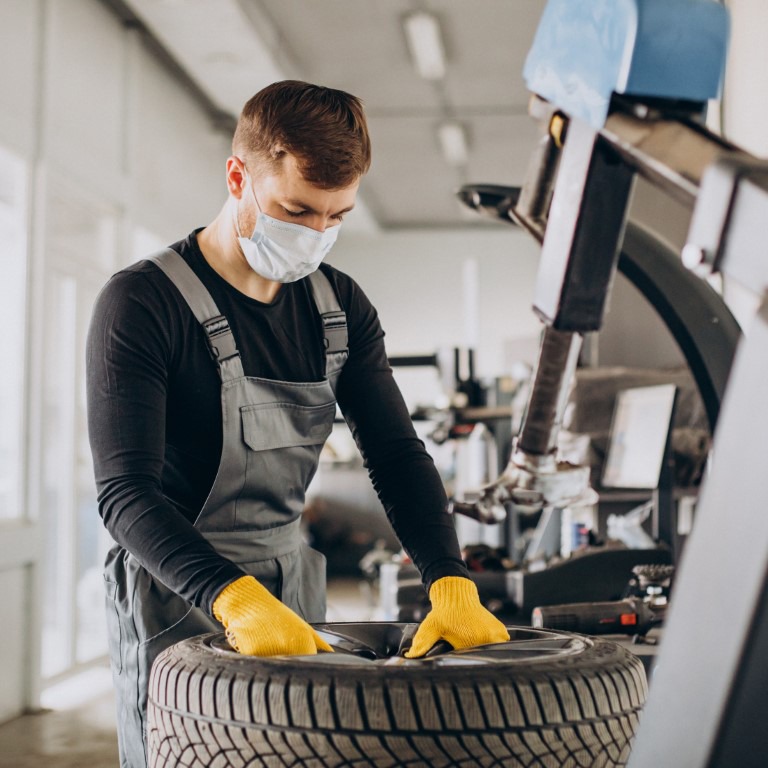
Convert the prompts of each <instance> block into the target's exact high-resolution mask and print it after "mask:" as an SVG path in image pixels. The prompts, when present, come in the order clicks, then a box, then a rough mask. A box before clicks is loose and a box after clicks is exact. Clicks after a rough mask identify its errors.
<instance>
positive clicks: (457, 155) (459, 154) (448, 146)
mask: <svg viewBox="0 0 768 768" xmlns="http://www.w3.org/2000/svg"><path fill="white" fill-rule="evenodd" d="M437 139H438V141H439V142H440V149H441V151H442V153H443V157H444V158H445V161H446V162H447V163H448V164H449V165H455V166H462V165H466V164H467V159H468V157H469V152H468V150H467V133H466V131H465V130H464V126H463V125H462V124H461V123H457V122H453V121H452V122H447V123H441V124H440V125H439V126H438V128H437Z"/></svg>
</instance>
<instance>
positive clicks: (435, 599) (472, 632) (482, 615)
mask: <svg viewBox="0 0 768 768" xmlns="http://www.w3.org/2000/svg"><path fill="white" fill-rule="evenodd" d="M429 599H430V602H431V603H432V610H431V611H430V612H429V614H428V615H427V618H426V619H424V621H423V622H422V623H421V626H420V627H419V629H418V631H417V632H416V635H415V636H414V638H413V645H411V648H410V650H409V651H408V652H407V653H406V654H405V655H406V658H409V659H415V658H418V657H419V656H423V655H424V654H425V653H426V652H427V651H428V650H429V649H430V648H431V647H432V646H433V645H434V644H435V643H436V642H438V641H439V640H447V641H448V642H449V643H450V644H451V645H452V646H453V647H454V648H469V647H471V646H473V645H484V644H485V643H503V642H506V641H507V640H509V632H507V628H506V627H505V626H504V625H503V624H502V623H501V622H500V621H499V620H498V619H497V618H496V617H495V616H494V615H493V614H492V613H491V612H490V611H487V610H486V609H485V608H483V606H482V604H481V603H480V598H479V597H478V595H477V587H476V586H475V582H474V581H472V580H471V579H465V578H464V577H463V576H444V577H443V578H442V579H438V580H437V581H436V582H435V583H434V584H433V585H432V587H431V588H430V590H429Z"/></svg>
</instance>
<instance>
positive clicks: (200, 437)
mask: <svg viewBox="0 0 768 768" xmlns="http://www.w3.org/2000/svg"><path fill="white" fill-rule="evenodd" d="M172 248H173V249H174V250H176V251H177V252H178V253H180V254H181V256H182V257H183V258H184V259H185V261H186V262H187V263H188V264H189V265H190V266H191V267H192V269H193V270H194V272H195V274H196V275H197V276H198V277H199V278H200V279H201V280H202V282H203V284H204V285H205V286H206V288H207V289H208V290H209V292H210V293H211V295H212V296H213V299H214V301H215V302H216V304H217V305H218V307H219V310H220V311H221V312H222V314H223V315H224V316H225V317H226V318H227V319H228V321H229V324H230V326H231V328H232V331H233V334H234V337H235V340H236V343H237V346H238V349H239V351H240V356H241V359H242V363H243V369H244V371H245V375H247V376H256V377H262V378H268V379H278V380H282V381H319V380H321V379H322V378H323V376H324V369H325V357H324V354H323V344H322V330H321V326H320V322H319V318H318V315H317V312H316V309H315V305H314V300H313V298H312V295H311V289H310V287H309V283H308V281H307V280H301V281H299V282H296V283H288V284H286V285H284V286H282V288H281V289H280V292H279V293H278V295H277V297H276V299H275V301H273V302H272V303H271V304H264V303H262V302H259V301H256V300H255V299H252V298H250V297H248V296H246V295H244V294H242V293H240V292H239V291H238V290H237V289H236V288H234V287H233V286H232V285H230V284H229V283H227V282H226V281H225V280H224V279H223V278H222V277H221V276H220V275H219V274H218V273H217V272H215V270H213V268H212V267H211V266H210V265H209V264H208V262H207V261H206V260H205V258H204V257H203V255H202V252H201V251H200V248H199V246H198V244H197V238H196V232H193V233H192V234H190V235H189V236H188V237H187V238H186V239H185V240H182V241H180V242H178V243H176V244H174V245H173V246H172ZM321 269H322V270H323V272H324V273H325V274H326V275H327V276H328V278H329V279H330V281H331V283H332V284H333V286H334V288H335V290H336V293H337V295H338V297H339V301H340V303H341V306H342V308H343V309H344V311H345V312H346V314H347V324H348V328H349V358H348V360H347V362H346V364H345V365H344V368H343V371H342V373H341V375H340V377H339V381H338V386H337V392H336V394H337V399H338V402H339V406H340V407H341V410H342V413H343V414H344V417H345V418H346V420H347V423H348V424H349V426H350V428H351V430H352V434H353V435H354V437H355V440H356V442H357V444H358V447H359V448H360V450H361V453H362V455H363V458H364V461H365V465H366V467H367V468H368V471H369V474H370V476H371V479H372V481H373V484H374V487H375V488H376V491H377V493H378V495H379V498H380V499H381V501H382V504H383V506H384V509H385V510H386V512H387V515H388V517H389V519H390V521H391V523H392V525H393V527H394V529H395V532H396V533H397V535H398V538H399V539H400V541H401V542H402V544H403V546H404V548H405V550H406V551H407V552H408V553H409V555H410V556H411V557H412V559H413V561H414V563H415V565H416V566H417V567H418V568H419V570H420V571H421V573H422V577H423V579H424V581H425V583H426V584H427V586H428V585H429V584H431V583H432V581H434V580H435V579H436V578H439V577H441V576H446V575H467V572H466V570H465V567H464V564H463V563H462V561H461V556H460V552H459V549H458V544H457V541H456V536H455V533H454V529H453V523H452V520H451V517H450V515H448V514H447V513H446V497H445V492H444V490H443V486H442V483H441V481H440V478H439V475H438V473H437V471H436V469H435V467H434V463H433V461H432V459H431V458H430V456H429V455H428V454H427V452H426V450H425V448H424V445H423V444H422V443H421V441H420V440H419V439H418V438H417V436H416V434H415V432H414V429H413V425H412V423H411V420H410V417H409V415H408V412H407V409H406V407H405V404H404V402H403V399H402V396H401V394H400V391H399V390H398V388H397V385H396V384H395V381H394V379H393V377H392V371H391V369H390V367H389V365H388V363H387V358H386V353H385V348H384V333H383V331H382V329H381V325H380V323H379V320H378V316H377V314H376V311H375V309H374V308H373V306H372V305H371V303H370V301H369V300H368V298H367V297H366V296H365V294H364V293H363V292H362V290H361V289H360V288H359V286H358V285H357V284H356V283H355V282H354V281H353V280H352V279H351V278H350V277H348V276H347V275H345V274H343V273H342V272H339V271H338V270H336V269H334V268H333V267H331V266H329V265H325V264H324V265H322V266H321ZM87 396H88V427H89V434H90V441H91V450H92V453H93V459H94V470H95V475H96V484H97V488H98V493H99V497H98V498H99V513H100V515H101V517H102V519H103V521H104V524H105V526H106V527H107V529H108V531H109V533H110V534H111V536H112V538H113V539H114V540H115V541H116V542H117V543H118V544H119V545H120V546H122V547H124V548H125V549H126V550H128V551H129V552H131V553H132V554H133V555H134V556H135V557H136V558H137V559H138V560H139V562H140V563H141V564H142V565H143V566H144V567H146V568H147V569H148V570H149V571H150V573H152V574H153V575H154V576H156V577H157V578H158V579H160V581H162V582H163V583H164V584H166V585H167V586H168V587H170V588H171V589H173V590H174V591H176V592H177V593H179V594H180V595H181V596H182V597H184V598H185V599H187V600H188V601H190V602H191V603H192V604H194V605H196V606H198V607H202V608H203V609H204V610H207V611H208V612H209V613H210V612H211V605H212V603H213V601H214V600H215V598H216V597H217V596H218V594H219V592H220V591H221V590H222V589H223V588H224V587H225V586H226V585H227V584H228V583H230V582H232V581H234V580H235V579H237V578H239V577H240V576H242V575H243V572H242V571H241V570H240V568H239V567H238V566H236V565H235V564H234V563H232V562H230V561H229V560H226V559H225V558H222V557H221V556H220V555H218V554H217V553H216V552H215V550H214V549H213V548H212V547H211V546H210V545H209V544H208V542H207V541H206V539H205V538H204V537H203V536H202V535H201V534H200V533H199V532H198V531H197V530H196V529H195V528H194V521H195V518H196V517H197V515H198V513H199V511H200V510H201V509H202V507H203V504H204V502H205V499H206V497H207V496H208V492H209V490H210V488H211V486H212V484H213V481H214V478H215V476H216V471H217V469H218V465H219V459H220V453H221V441H222V432H221V430H222V424H221V399H220V379H219V376H218V371H217V368H216V366H215V364H214V363H213V361H212V359H211V357H210V354H209V352H208V347H207V344H206V340H205V335H204V332H203V329H202V328H201V326H200V325H199V323H198V322H197V320H196V319H195V317H194V315H193V314H192V312H191V310H190V309H189V307H188V305H187V304H186V302H185V301H184V299H183V298H182V297H181V295H180V294H179V293H178V291H177V290H176V289H175V287H174V286H173V285H172V284H171V282H170V280H169V279H168V278H167V277H166V276H165V275H164V274H163V273H161V272H160V270H159V269H158V267H156V266H155V265H154V264H153V263H152V262H149V261H142V262H139V263H137V264H135V265H133V266H131V267H129V268H127V269H125V270H123V271H121V272H118V273H117V274H116V275H114V276H113V277H112V278H111V279H110V281H109V282H108V283H107V284H106V286H105V287H104V288H103V289H102V291H101V293H100V294H99V297H98V299H97V301H96V305H95V307H94V311H93V316H92V320H91V327H90V331H89V334H88V343H87Z"/></svg>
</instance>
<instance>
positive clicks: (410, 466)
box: [88, 81, 508, 768]
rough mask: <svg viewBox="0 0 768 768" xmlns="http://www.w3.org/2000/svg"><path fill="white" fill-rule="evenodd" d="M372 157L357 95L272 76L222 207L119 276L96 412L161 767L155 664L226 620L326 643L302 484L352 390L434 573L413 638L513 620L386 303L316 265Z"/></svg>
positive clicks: (128, 674) (118, 595)
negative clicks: (485, 579)
mask: <svg viewBox="0 0 768 768" xmlns="http://www.w3.org/2000/svg"><path fill="white" fill-rule="evenodd" d="M369 165H370V142H369V138H368V132H367V127H366V122H365V117H364V114H363V110H362V105H361V103H360V101H359V100H358V99H356V98H355V97H353V96H351V95H349V94H346V93H344V92H342V91H336V90H332V89H328V88H322V87H318V86H315V85H309V84H307V83H301V82H296V81H286V82H281V83H275V84H273V85H271V86H269V87H267V88H265V89H264V90H262V91H260V92H259V93H257V94H256V95H255V96H254V97H253V98H252V99H251V100H250V101H249V102H248V103H247V104H246V105H245V107H244V109H243V112H242V115H241V116H240V119H239V122H238V125H237V129H236V131H235V136H234V140H233V154H232V156H231V157H230V158H229V159H228V160H227V164H226V183H227V189H228V192H229V196H228V199H227V201H226V203H225V204H224V207H223V208H222V210H221V212H220V213H219V215H218V216H217V217H216V219H215V220H214V221H213V222H212V223H211V224H210V225H209V226H208V227H205V228H204V229H201V230H198V231H195V232H193V233H191V234H190V235H189V236H188V237H186V238H185V239H184V240H181V241H179V242H178V243H176V244H174V245H173V246H171V248H170V249H166V250H165V251H163V252H161V253H159V254H156V255H155V256H153V257H152V258H151V259H148V260H146V261H142V262H139V263H138V264H136V265H134V266H132V267H129V268H128V269H125V270H123V271H122V272H120V273H118V274H117V275H115V276H114V277H113V278H112V279H111V280H110V281H109V283H107V285H106V286H105V287H104V289H103V290H102V292H101V294H100V296H99V299H98V300H97V302H96V306H95V309H94V314H93V319H92V323H91V329H90V333H89V338H88V418H89V431H90V438H91V446H92V450H93V456H94V464H95V473H96V482H97V485H98V489H99V511H100V514H101V516H102V518H103V521H104V524H105V525H106V527H107V529H108V530H109V532H110V534H111V535H112V537H113V538H114V540H115V542H116V545H115V546H114V547H113V549H112V550H111V552H110V554H109V556H108V558H107V563H106V570H105V579H106V583H107V593H108V620H109V632H110V654H111V660H112V668H113V673H114V679H115V687H116V692H117V699H118V722H119V742H120V755H121V757H120V759H121V765H122V766H130V767H131V768H136V767H137V766H144V765H145V760H146V758H145V746H144V725H145V724H144V716H145V711H146V698H147V682H148V677H149V671H150V667H151V664H152V661H153V660H154V659H155V658H156V656H157V655H158V654H159V653H160V652H161V651H162V650H164V649H165V648H167V647H169V646H170V645H171V644H173V643H175V642H178V641H179V640H181V639H184V638H186V637H190V636H193V635H196V634H199V633H202V632H209V631H217V630H218V631H220V630H221V628H222V626H223V627H224V628H225V630H226V633H227V637H228V638H229V641H230V643H231V644H232V646H233V647H234V648H236V649H237V650H239V651H240V652H242V653H246V654H256V655H276V654H312V653H317V651H318V650H321V651H330V650H331V649H330V648H329V647H328V646H327V645H326V644H325V643H324V642H323V641H322V639H321V638H320V637H319V636H318V634H317V633H316V632H315V631H314V630H313V628H312V627H311V626H310V624H309V623H308V622H319V621H323V620H324V615H325V563H324V560H323V558H322V556H321V555H320V554H319V553H317V552H314V551H313V550H311V549H309V548H308V547H307V546H306V545H305V544H303V542H302V540H301V536H300V533H299V529H298V525H299V521H300V516H301V512H302V509H303V505H304V493H305V490H306V488H307V486H308V485H309V482H310V480H311V478H312V476H313V474H314V472H315V470H316V468H317V461H318V456H319V453H320V449H321V447H322V444H323V443H324V442H325V439H326V438H327V436H328V434H329V433H330V431H331V427H332V424H333V420H334V415H335V412H336V403H337V402H338V404H339V406H340V407H341V410H342V412H343V414H344V416H345V418H346V420H347V422H348V423H349V425H350V427H351V429H352V432H353V434H354V436H355V439H356V440H357V443H358V445H359V447H360V449H361V451H362V454H363V456H364V458H365V461H366V466H367V467H368V470H369V472H370V475H371V478H372V480H373V483H374V485H375V487H376V489H377V491H378V494H379V496H380V498H381V500H382V503H383V505H384V508H385V509H386V511H387V514H388V516H389V519H390V520H391V522H392V524H393V526H394V529H395V531H396V533H397V535H398V537H399V539H400V541H401V542H402V544H403V546H404V548H405V549H406V551H407V552H408V553H409V554H410V555H411V557H412V558H413V561H414V563H415V564H416V566H417V567H418V568H419V570H420V572H421V574H422V577H423V580H424V583H425V585H426V586H427V588H428V589H429V595H430V599H431V602H432V610H431V612H430V614H429V615H428V616H427V618H426V619H425V621H424V622H423V624H422V626H421V627H420V629H419V632H418V633H417V635H416V637H415V639H414V644H413V647H412V650H411V654H412V655H413V656H420V655H423V654H424V653H426V652H427V651H428V650H429V648H430V647H431V646H432V645H433V644H434V643H435V642H437V641H438V640H439V639H441V638H445V639H447V640H448V641H449V642H451V643H452V644H453V645H454V646H460V647H463V646H468V645H475V644H479V643H486V642H495V641H502V640H506V639H508V635H507V632H506V630H505V628H504V626H503V625H502V624H501V623H500V622H499V621H498V620H496V619H495V618H494V617H493V616H491V614H490V613H488V612H487V611H486V610H485V609H484V608H483V607H482V606H481V604H480V602H479V600H478V597H477V590H476V589H475V587H474V584H473V583H472V581H471V580H469V578H468V573H467V571H466V568H465V566H464V564H463V562H462V560H461V557H460V553H459V548H458V544H457V540H456V536H455V533H454V529H453V524H452V520H451V517H450V516H449V515H448V514H447V513H446V498H445V494H444V491H443V488H442V484H441V482H440V479H439V476H438V474H437V472H436V470H435V468H434V465H433V463H432V461H431V459H430V458H429V456H428V454H427V453H426V451H425V450H424V446H423V444H422V443H421V442H420V441H419V440H418V439H417V437H416V435H415V433H414V431H413V427H412V424H411V421H410V418H409V416H408V413H407V410H406V408H405V406H404V403H403V400H402V397H401V396H400V393H399V391H398V389H397V386H396V385H395V383H394V380H393V378H392V372H391V369H390V368H389V366H388V364H387V358H386V354H385V350H384V342H383V336H384V334H383V332H382V330H381V327H380V325H379V321H378V318H377V315H376V312H375V310H374V309H373V307H372V306H371V304H370V302H369V301H368V299H367V298H366V296H365V295H364V294H363V292H362V291H361V290H360V288H359V287H358V286H357V285H356V284H355V282H354V281H353V280H352V279H351V278H349V277H347V276H346V275H345V274H343V273H341V272H339V271H338V270H335V269H333V268H332V267H330V266H328V265H325V264H322V260H323V258H324V257H325V255H326V254H327V252H328V250H329V249H330V247H331V245H332V244H333V242H334V240H335V239H336V236H337V234H338V231H339V227H340V225H341V221H342V219H343V218H344V215H345V214H346V213H348V212H349V211H351V210H352V208H353V207H354V204H355V197H356V194H357V190H358V186H359V184H360V179H361V178H362V176H363V175H364V174H365V172H366V171H367V170H368V167H369Z"/></svg>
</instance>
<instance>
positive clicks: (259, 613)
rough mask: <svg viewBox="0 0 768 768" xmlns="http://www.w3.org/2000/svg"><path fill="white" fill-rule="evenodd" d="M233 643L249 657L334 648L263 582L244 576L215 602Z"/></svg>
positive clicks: (234, 582) (217, 615)
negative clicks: (262, 583) (263, 584)
mask: <svg viewBox="0 0 768 768" xmlns="http://www.w3.org/2000/svg"><path fill="white" fill-rule="evenodd" d="M213 615H214V616H215V617H216V618H217V619H218V620H219V621H220V622H221V623H222V624H223V625H224V629H225V630H226V633H227V640H229V644H230V645H231V646H232V647H233V648H234V649H235V650H236V651H239V652H240V653H244V654H247V655H249V656H283V655H286V656H302V655H305V654H314V653H317V652H318V650H321V651H333V648H331V646H330V645H328V643H326V642H324V641H323V640H322V639H321V638H320V636H319V635H318V634H317V632H315V630H314V629H312V627H310V626H309V624H307V622H306V621H304V619H302V618H300V617H299V616H297V615H296V614H295V613H294V612H293V611H292V610H291V609H290V608H288V606H286V605H283V603H281V602H280V601H279V600H278V599H277V598H276V597H274V596H273V595H272V594H270V592H269V590H267V589H266V588H265V587H264V586H262V585H261V584H259V582H258V581H256V579H254V578H253V576H241V577H240V578H239V579H238V580H237V581H233V582H232V583H231V584H230V585H229V586H227V587H225V588H224V589H223V590H222V591H221V592H220V594H219V596H218V597H217V598H216V600H214V602H213Z"/></svg>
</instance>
